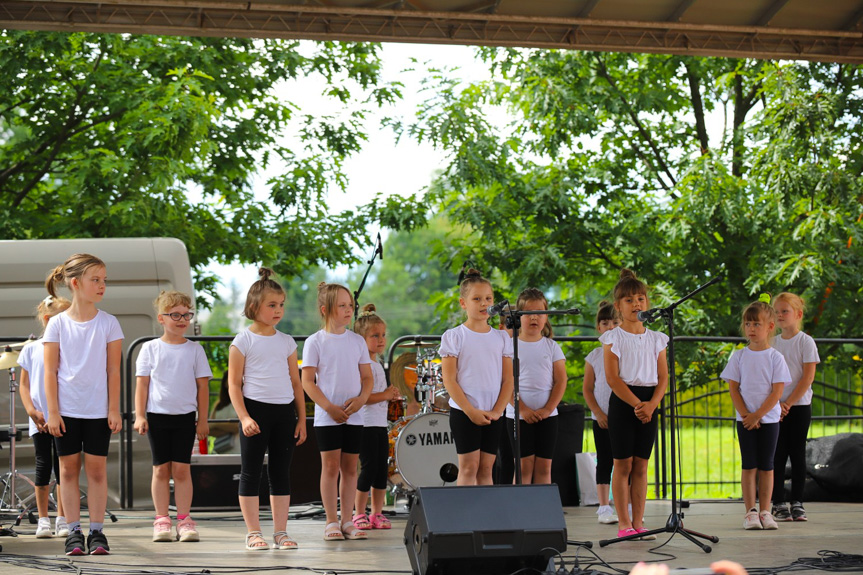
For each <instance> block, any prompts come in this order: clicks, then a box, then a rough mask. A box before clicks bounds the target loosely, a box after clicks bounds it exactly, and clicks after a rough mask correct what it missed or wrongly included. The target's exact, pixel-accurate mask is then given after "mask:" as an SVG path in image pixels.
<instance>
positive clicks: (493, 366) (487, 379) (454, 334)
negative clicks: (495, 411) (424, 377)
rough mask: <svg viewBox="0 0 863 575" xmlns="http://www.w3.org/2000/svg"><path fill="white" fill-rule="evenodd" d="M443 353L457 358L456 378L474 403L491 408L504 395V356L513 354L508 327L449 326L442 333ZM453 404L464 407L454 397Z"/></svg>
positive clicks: (451, 405)
mask: <svg viewBox="0 0 863 575" xmlns="http://www.w3.org/2000/svg"><path fill="white" fill-rule="evenodd" d="M438 353H439V354H440V356H441V357H455V358H457V360H458V361H457V364H458V371H457V374H456V379H457V382H458V384H459V386H460V387H461V389H462V391H463V392H464V394H465V396H466V397H467V400H468V401H469V402H470V404H471V405H472V406H473V407H475V408H477V409H481V410H483V411H490V410H491V409H492V408H493V407H494V404H495V403H497V399H498V397H500V388H501V383H502V380H503V358H505V357H508V358H512V338H511V337H510V336H509V334H507V333H506V332H505V331H501V330H499V329H489V331H487V332H485V333H479V332H476V331H472V330H470V329H468V328H467V327H466V326H465V325H464V324H462V325H460V326H458V327H454V328H452V329H448V330H447V331H445V332H444V334H443V336H442V337H441V344H440V348H439V349H438ZM449 405H450V407H451V408H453V409H458V410H462V411H464V408H462V407H461V406H459V405H458V404H457V403H456V402H455V400H454V399H453V398H450V400H449Z"/></svg>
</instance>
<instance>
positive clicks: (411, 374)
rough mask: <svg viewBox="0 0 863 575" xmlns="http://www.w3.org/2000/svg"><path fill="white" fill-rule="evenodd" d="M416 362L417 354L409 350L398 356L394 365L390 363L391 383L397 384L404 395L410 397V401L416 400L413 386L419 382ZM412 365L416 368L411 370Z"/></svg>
mask: <svg viewBox="0 0 863 575" xmlns="http://www.w3.org/2000/svg"><path fill="white" fill-rule="evenodd" d="M416 362H417V355H416V354H415V353H413V352H408V353H403V354H401V355H400V356H398V357H397V358H396V359H395V361H393V363H392V365H390V383H392V384H393V385H394V386H396V387H397V388H398V389H399V391H400V392H401V393H402V395H403V396H405V397H407V398H408V403H410V402H411V401H413V400H414V399H413V397H414V390H413V387H414V386H415V385H416V383H417V375H416ZM411 367H413V368H414V371H409V369H410V368H411ZM408 379H410V381H408Z"/></svg>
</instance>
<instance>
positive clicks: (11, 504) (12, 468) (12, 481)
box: [0, 341, 36, 522]
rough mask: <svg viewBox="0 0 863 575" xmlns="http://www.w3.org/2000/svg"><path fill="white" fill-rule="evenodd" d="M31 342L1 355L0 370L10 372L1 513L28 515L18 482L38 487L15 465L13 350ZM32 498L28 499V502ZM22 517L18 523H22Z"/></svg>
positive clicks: (10, 347) (9, 347)
mask: <svg viewBox="0 0 863 575" xmlns="http://www.w3.org/2000/svg"><path fill="white" fill-rule="evenodd" d="M27 343H29V342H26V341H25V342H22V343H20V344H13V345H7V346H5V347H4V349H3V355H0V365H2V368H0V369H8V370H9V471H8V472H7V473H6V474H5V475H4V476H3V495H2V496H0V513H9V512H12V513H16V514H17V513H21V515H24V514H26V512H27V510H28V505H27V501H25V500H23V499H21V497H19V496H18V492H17V491H16V483H17V480H18V479H20V480H22V481H24V482H25V483H29V484H30V487H32V488H33V492H34V493H35V491H36V486H35V485H34V484H33V482H32V481H31V480H30V478H29V477H27V476H26V475H23V474H21V473H18V469H17V467H16V463H15V445H16V443H17V442H18V438H19V437H20V435H19V430H18V428H17V427H16V426H15V403H16V401H15V393H16V392H17V391H18V380H17V379H16V377H15V368H16V367H18V353H19V352H18V351H16V350H13V347H17V348H18V349H20V348H22V347H24V345H26V344H27ZM29 500H30V498H28V501H29ZM20 520H21V519H20V516H19V518H18V521H19V522H20Z"/></svg>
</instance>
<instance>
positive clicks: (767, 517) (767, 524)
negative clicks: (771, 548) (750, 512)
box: [758, 509, 779, 529]
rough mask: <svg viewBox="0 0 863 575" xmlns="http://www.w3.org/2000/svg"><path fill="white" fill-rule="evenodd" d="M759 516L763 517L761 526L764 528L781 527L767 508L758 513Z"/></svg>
mask: <svg viewBox="0 0 863 575" xmlns="http://www.w3.org/2000/svg"><path fill="white" fill-rule="evenodd" d="M758 517H759V518H760V519H761V527H762V528H764V529H779V526H778V525H777V524H776V520H775V519H773V515H771V513H770V512H769V511H767V510H766V509H765V510H764V511H762V512H761V513H759V514H758Z"/></svg>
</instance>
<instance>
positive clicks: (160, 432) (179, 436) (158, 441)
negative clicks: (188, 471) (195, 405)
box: [147, 411, 197, 466]
mask: <svg viewBox="0 0 863 575" xmlns="http://www.w3.org/2000/svg"><path fill="white" fill-rule="evenodd" d="M147 423H148V424H149V427H150V428H149V429H148V430H147V439H149V440H150V451H152V452H153V465H154V466H156V465H163V464H165V463H170V462H172V461H175V462H177V463H191V461H192V448H193V447H194V444H195V431H196V425H197V414H196V413H195V412H194V411H193V412H191V413H184V414H182V415H168V414H166V413H150V412H147Z"/></svg>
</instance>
